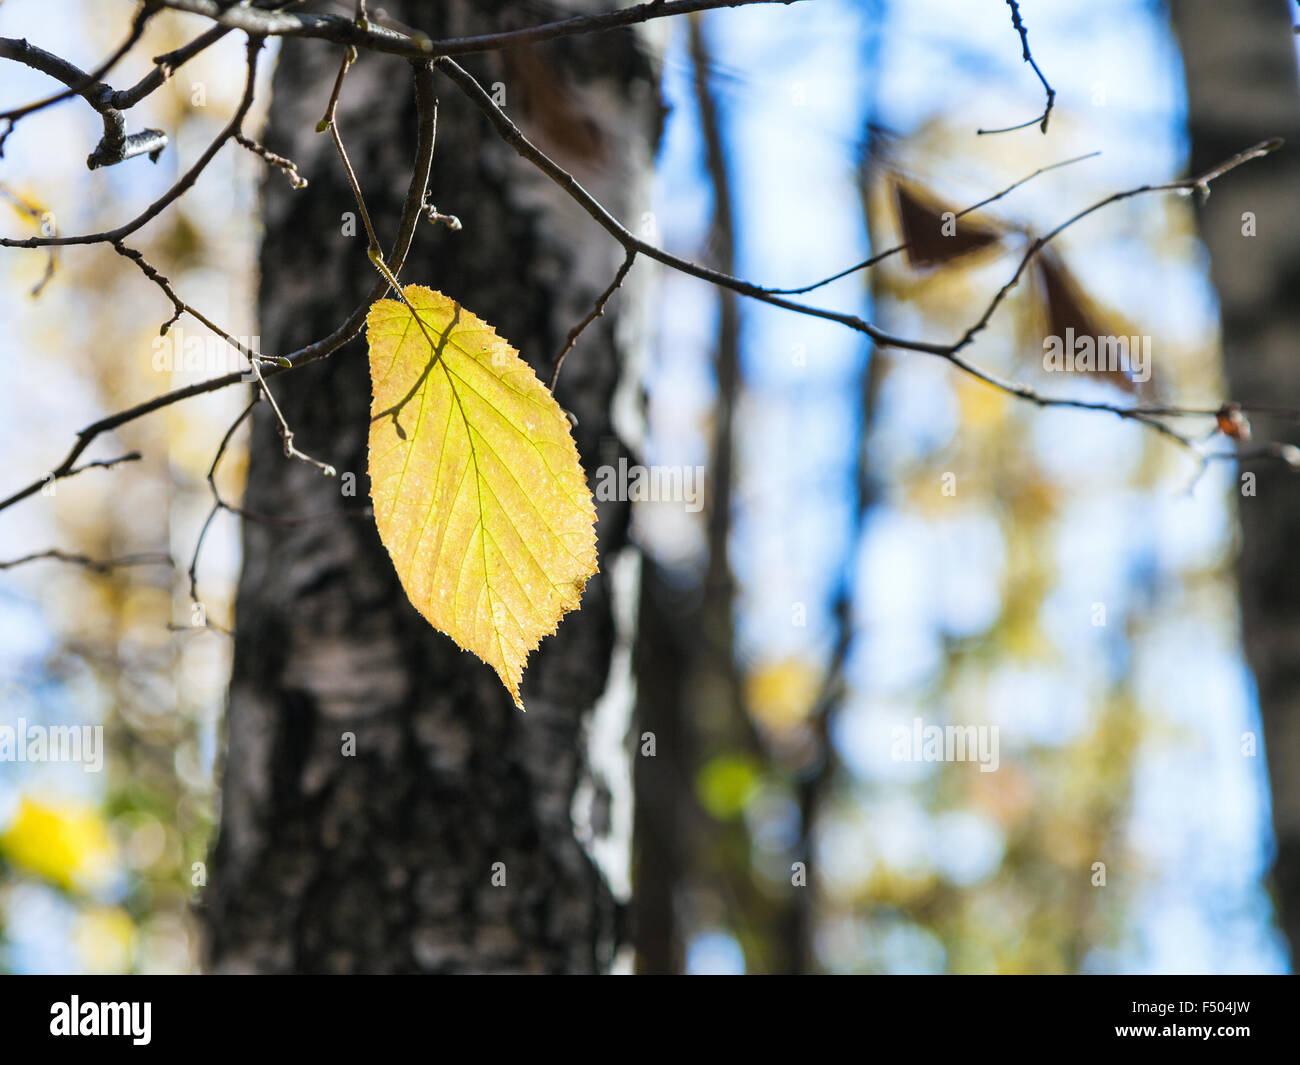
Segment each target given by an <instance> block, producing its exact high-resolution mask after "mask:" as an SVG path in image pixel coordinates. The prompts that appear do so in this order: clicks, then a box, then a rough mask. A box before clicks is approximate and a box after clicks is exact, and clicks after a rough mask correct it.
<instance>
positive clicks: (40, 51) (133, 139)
mask: <svg viewBox="0 0 1300 1065" xmlns="http://www.w3.org/2000/svg"><path fill="white" fill-rule="evenodd" d="M0 59H11V60H13V61H14V62H15V63H22V64H23V65H24V66H28V67H31V68H32V69H33V70H39V71H40V72H41V73H42V74H48V75H49V76H50V77H52V78H56V79H57V80H59V81H61V82H63V84H64V85H66V86H68V89H69V91H70V92H73V93H76V95H78V96H81V97H82V98H84V99H85V101H86V102H87V103H88V104H90V106H91V107H93V108H94V109H95V110H96V111H98V112H99V117H100V118H101V119H102V120H103V123H104V135H103V137H101V138H100V141H99V144H97V145H96V146H95V150H94V151H93V152H91V153H90V155H89V156H88V157H87V159H86V166H88V167H89V168H90V169H91V170H95V169H98V168H99V167H101V166H112V165H113V164H114V163H120V162H123V161H124V160H127V159H132V158H134V157H135V156H137V155H145V154H147V155H148V156H149V158H150V160H151V161H153V162H157V161H158V156H159V155H160V154H161V153H162V150H163V149H164V148H165V147H167V134H165V133H164V132H163V131H162V130H160V129H145V130H141V131H140V132H139V133H132V134H129V135H128V134H127V132H126V120H125V119H124V118H123V117H122V112H121V111H119V110H118V109H117V108H116V107H115V106H113V104H112V102H111V101H112V98H113V96H114V92H113V90H112V89H111V88H110V87H109V86H107V85H105V84H104V83H103V82H102V81H95V80H94V79H93V78H92V77H90V75H88V74H87V73H86V72H85V71H84V70H81V69H79V68H77V67H75V66H73V65H72V64H71V63H69V62H68V61H67V60H66V59H61V58H59V57H58V56H57V55H54V54H53V53H52V52H47V51H45V49H44V48H37V47H36V45H34V44H29V43H28V42H27V41H26V40H16V39H14V38H11V37H0ZM12 128H13V127H12V124H11V125H10V129H12ZM5 135H6V136H8V132H7V131H6V134H5Z"/></svg>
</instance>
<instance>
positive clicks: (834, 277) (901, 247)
mask: <svg viewBox="0 0 1300 1065" xmlns="http://www.w3.org/2000/svg"><path fill="white" fill-rule="evenodd" d="M1098 155H1101V152H1089V153H1088V154H1087V155H1076V156H1075V157H1074V158H1073V159H1065V160H1063V161H1061V162H1059V163H1052V164H1051V165H1050V166H1040V167H1039V168H1038V169H1037V170H1035V171H1034V172H1033V173H1032V174H1026V175H1025V176H1024V177H1022V178H1021V179H1020V180H1019V181H1013V182H1012V183H1011V184H1010V185H1008V186H1007V187H1006V188H1004V189H1003V190H1002V191H1001V192H995V193H994V194H993V195H992V196H989V197H987V198H985V199H983V200H980V202H979V203H974V204H971V205H970V206H969V207H967V208H965V209H964V210H961V211H958V212H957V213H956V214H954V215H953V218H954V219H957V218H964V217H965V216H966V215H968V214H970V213H971V212H973V211H978V210H979V209H980V208H981V207H987V206H988V205H989V204H991V203H994V202H995V201H997V200H1000V199H1002V197H1003V196H1006V195H1008V194H1010V193H1012V192H1014V191H1015V190H1016V189H1018V188H1020V186H1021V185H1025V184H1028V183H1029V182H1030V181H1033V180H1034V178H1036V177H1038V175H1039V174H1046V173H1047V172H1048V171H1049V170H1059V169H1061V167H1064V166H1071V165H1073V164H1074V163H1081V162H1083V160H1085V159H1092V158H1094V157H1096V156H1098ZM911 246H912V244H911V242H910V241H904V242H903V243H902V244H895V245H894V246H893V247H892V248H886V249H885V250H884V251H882V252H880V253H878V254H876V255H873V256H872V257H871V258H870V259H864V260H863V261H862V262H860V263H857V264H856V265H854V266H850V267H848V268H847V269H845V270H841V271H840V272H839V273H836V274H831V276H830V277H824V278H822V279H821V280H820V281H814V282H813V283H812V284H811V285H803V286H801V287H799V288H767V289H764V291H765V292H770V293H771V294H772V295H774V296H802V295H804V294H805V293H808V292H812V291H813V290H815V289H819V288H822V287H823V286H825V285H829V284H830V283H831V282H832V281H838V280H839V279H840V278H841V277H848V276H849V274H854V273H857V272H858V271H859V270H866V269H868V268H870V267H872V266H875V265H876V264H877V263H880V262H883V261H884V260H885V259H888V258H889V257H890V256H891V255H897V254H898V253H899V252H902V251H906V250H907V249H908V248H910V247H911Z"/></svg>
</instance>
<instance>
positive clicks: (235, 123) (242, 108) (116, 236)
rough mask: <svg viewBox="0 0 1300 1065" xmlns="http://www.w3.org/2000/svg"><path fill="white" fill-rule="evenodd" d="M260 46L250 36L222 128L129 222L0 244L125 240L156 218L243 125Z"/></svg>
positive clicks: (0, 242) (27, 245)
mask: <svg viewBox="0 0 1300 1065" xmlns="http://www.w3.org/2000/svg"><path fill="white" fill-rule="evenodd" d="M261 48H262V39H261V38H260V37H250V38H249V40H248V50H247V56H248V59H247V67H248V74H247V77H246V80H245V82H244V94H243V96H242V97H241V98H240V101H239V106H238V107H237V108H236V110H235V113H234V115H233V116H232V117H231V119H230V121H229V122H228V123H227V124H226V126H225V128H223V129H222V130H221V132H220V133H218V134H217V135H216V137H214V138H213V140H212V143H211V144H209V145H208V147H207V148H206V149H205V150H204V152H203V154H202V155H200V156H199V158H198V160H197V161H196V162H195V163H194V165H193V166H191V167H190V168H189V170H187V171H186V172H185V173H184V174H183V175H182V176H181V178H180V179H179V180H178V181H177V182H176V183H175V184H174V185H173V186H172V187H171V188H170V189H168V190H167V191H166V192H165V193H163V194H162V196H160V197H159V198H158V199H156V200H154V202H153V203H151V204H150V205H149V206H148V207H146V208H145V209H144V210H143V211H142V212H141V213H140V214H138V215H136V217H135V218H133V219H131V221H129V222H125V223H123V224H122V225H120V226H118V227H117V228H116V229H110V230H106V231H105V232H103V233H83V234H79V235H77V236H74V237H28V238H27V239H25V240H16V239H13V238H11V237H0V247H3V248H49V247H62V246H66V245H69V244H112V243H113V242H114V241H120V240H125V239H126V238H127V237H129V236H130V235H131V234H132V233H134V232H135V231H136V230H137V229H140V228H141V227H143V226H145V225H146V224H148V223H149V222H151V221H153V220H154V219H155V218H157V217H158V216H159V215H160V214H162V212H163V211H165V210H166V209H167V208H168V207H170V206H171V205H172V204H173V203H174V202H176V200H178V199H180V197H181V196H183V195H184V194H185V193H186V192H188V191H189V190H190V188H191V187H192V186H193V185H194V183H195V182H196V181H197V180H198V179H199V175H200V174H202V173H203V171H204V170H205V169H206V168H207V165H208V164H209V163H210V162H212V160H213V159H214V158H215V157H216V154H217V153H218V152H219V151H221V149H222V148H223V147H224V146H225V144H226V142H227V141H228V140H231V139H232V138H233V137H234V136H235V134H237V133H239V132H241V131H242V129H243V124H244V119H245V118H246V117H247V115H248V111H249V108H251V107H252V106H253V90H254V87H255V83H256V80H257V56H258V52H259V51H260V50H261Z"/></svg>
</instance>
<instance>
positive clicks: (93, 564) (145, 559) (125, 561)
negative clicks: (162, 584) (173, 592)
mask: <svg viewBox="0 0 1300 1065" xmlns="http://www.w3.org/2000/svg"><path fill="white" fill-rule="evenodd" d="M44 558H49V559H54V560H56V561H58V562H70V563H72V564H73V565H75V566H82V567H84V568H85V569H88V570H90V571H91V572H92V573H108V572H109V571H110V570H113V569H117V568H119V567H121V566H173V567H174V566H175V565H176V563H175V562H174V561H172V557H171V555H165V554H163V553H162V552H152V553H144V554H138V555H122V556H120V557H119V558H91V557H90V556H89V555H82V554H77V553H76V552H73V551H62V550H60V549H59V548H57V547H52V548H50V549H49V550H47V551H36V552H34V553H32V554H30V555H23V556H22V558H12V559H10V560H9V561H8V562H0V570H6V569H13V568H14V567H15V566H22V565H25V564H26V563H28V562H36V561H38V560H40V559H44Z"/></svg>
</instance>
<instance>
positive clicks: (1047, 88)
mask: <svg viewBox="0 0 1300 1065" xmlns="http://www.w3.org/2000/svg"><path fill="white" fill-rule="evenodd" d="M1007 7H1009V8H1011V25H1012V26H1013V27H1014V28H1015V31H1016V32H1017V33H1018V34H1020V45H1021V58H1023V59H1024V61H1025V62H1026V63H1028V64H1029V65H1030V66H1031V67H1033V68H1034V73H1035V74H1037V75H1038V80H1039V81H1041V82H1042V83H1043V91H1044V92H1045V93H1046V94H1047V106H1046V107H1044V108H1043V113H1042V114H1041V115H1037V116H1035V117H1034V118H1031V119H1030V120H1029V121H1028V122H1021V123H1019V124H1018V125H1015V126H1004V127H1003V128H1002V129H977V130H976V131H975V132H976V133H977V134H979V135H980V136H984V135H986V134H989V133H1011V132H1014V131H1015V130H1018V129H1028V128H1029V127H1030V126H1033V125H1037V126H1038V128H1039V131H1040V132H1042V133H1046V132H1047V120H1048V119H1049V118H1050V117H1051V115H1052V105H1053V104H1054V103H1055V102H1056V90H1055V89H1053V88H1052V87H1051V85H1049V84H1048V83H1047V78H1046V77H1044V75H1043V72H1042V71H1041V70H1039V69H1038V63H1037V62H1036V61H1035V60H1034V54H1033V53H1032V52H1031V51H1030V50H1029V31H1028V30H1026V29H1025V21H1024V19H1022V18H1021V17H1020V5H1019V4H1018V3H1017V2H1016V0H1007Z"/></svg>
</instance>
